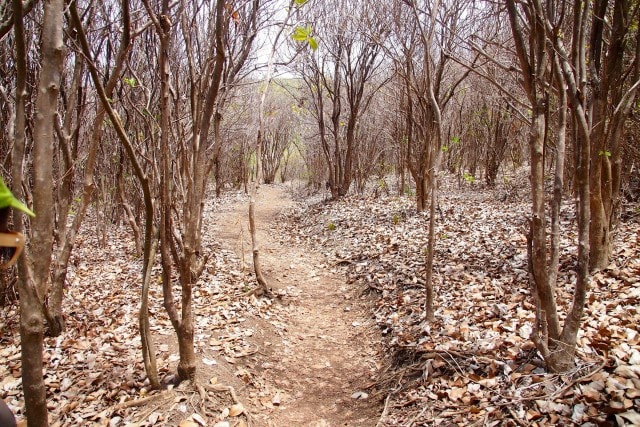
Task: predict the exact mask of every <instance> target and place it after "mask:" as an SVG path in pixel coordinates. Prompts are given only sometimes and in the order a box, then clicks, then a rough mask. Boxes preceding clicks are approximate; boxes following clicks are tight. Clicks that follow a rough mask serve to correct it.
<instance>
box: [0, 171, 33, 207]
mask: <svg viewBox="0 0 640 427" xmlns="http://www.w3.org/2000/svg"><path fill="white" fill-rule="evenodd" d="M4 208H14V209H18V210H20V211H22V212H24V213H26V214H27V215H30V216H36V214H34V213H33V212H32V211H31V209H29V208H28V207H26V206H25V205H24V203H22V202H21V201H20V200H18V199H16V198H15V197H14V195H13V193H12V192H11V190H9V188H8V187H7V185H6V184H5V183H4V179H2V177H0V209H4Z"/></svg>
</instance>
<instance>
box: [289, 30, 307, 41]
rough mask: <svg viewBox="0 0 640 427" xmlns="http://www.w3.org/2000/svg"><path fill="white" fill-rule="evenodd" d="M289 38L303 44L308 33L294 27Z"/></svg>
mask: <svg viewBox="0 0 640 427" xmlns="http://www.w3.org/2000/svg"><path fill="white" fill-rule="evenodd" d="M291 37H293V39H294V40H295V41H297V42H303V41H306V40H307V37H309V33H308V32H307V30H306V29H304V28H302V27H296V29H295V30H294V31H293V35H292V36H291Z"/></svg>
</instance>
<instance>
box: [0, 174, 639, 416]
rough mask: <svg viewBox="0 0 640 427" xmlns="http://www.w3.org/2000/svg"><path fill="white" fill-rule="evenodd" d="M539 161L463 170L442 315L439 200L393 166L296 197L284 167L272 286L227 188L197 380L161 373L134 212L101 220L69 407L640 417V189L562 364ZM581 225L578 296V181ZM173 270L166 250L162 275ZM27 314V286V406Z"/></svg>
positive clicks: (11, 330)
mask: <svg viewBox="0 0 640 427" xmlns="http://www.w3.org/2000/svg"><path fill="white" fill-rule="evenodd" d="M520 178H522V177H520ZM520 178H518V177H512V178H511V181H508V180H507V178H505V183H504V185H501V186H500V188H498V189H495V190H492V189H483V188H481V187H480V186H477V185H467V184H464V183H463V184H460V183H458V185H457V186H456V184H455V183H454V182H446V183H444V185H443V191H442V195H443V196H442V197H441V201H440V206H439V208H438V213H437V218H436V219H437V221H436V235H437V237H438V239H437V244H436V254H435V261H434V283H435V288H436V309H437V310H436V321H435V322H431V323H429V322H425V320H424V316H423V314H424V311H423V310H424V307H423V306H422V305H423V303H424V298H423V293H424V279H423V277H424V258H425V257H424V247H425V245H426V234H427V233H426V230H427V223H428V216H427V215H424V214H417V213H416V212H415V207H414V203H415V201H414V198H412V197H399V196H395V195H392V194H388V192H387V189H386V186H379V187H377V188H375V189H373V190H371V191H368V193H367V194H366V195H363V196H350V197H347V198H345V199H344V200H340V201H337V202H328V201H324V200H322V198H321V197H315V198H311V199H300V200H296V202H294V201H293V200H292V195H291V193H290V192H289V191H288V190H289V189H287V188H286V187H285V186H266V185H263V186H261V187H260V189H259V192H258V199H257V205H256V206H257V208H256V215H257V226H258V231H259V232H258V242H259V244H260V256H261V263H262V266H263V270H264V272H265V275H266V278H267V281H268V283H269V287H270V289H271V294H270V295H269V296H268V297H260V298H256V297H255V296H250V295H249V293H250V292H249V291H250V290H251V289H253V288H254V287H255V286H256V284H255V276H254V275H253V272H252V262H251V241H250V238H249V234H248V225H247V224H248V197H247V196H246V195H244V194H240V193H228V194H226V195H224V196H223V197H222V198H221V199H213V198H212V199H211V200H209V201H208V202H207V205H206V208H205V222H204V224H203V242H204V245H203V246H204V250H203V254H202V255H206V256H209V260H208V262H207V268H206V269H205V270H204V272H203V274H202V276H201V277H200V278H199V279H198V282H197V283H196V285H195V287H194V303H193V308H194V314H195V346H196V356H197V360H198V362H197V377H196V380H197V382H196V384H197V385H198V387H193V386H192V385H190V384H188V383H182V384H180V385H178V386H176V387H172V386H170V387H169V388H168V389H167V390H162V391H150V390H149V385H148V381H147V380H146V376H145V373H144V368H143V366H142V362H141V359H142V358H141V348H140V338H139V335H138V331H137V324H138V322H137V316H138V313H137V312H138V306H139V298H140V280H141V274H140V271H141V261H140V257H139V255H138V254H136V251H135V245H134V242H133V240H132V238H131V236H130V235H129V232H128V229H127V227H126V226H120V227H118V228H114V229H113V230H111V233H110V236H109V240H108V242H107V243H106V244H102V245H101V244H100V243H99V241H98V235H97V233H96V230H95V229H94V228H91V227H93V225H92V226H91V227H86V228H85V229H83V230H82V233H81V235H80V237H79V241H78V246H77V248H76V250H75V251H74V256H73V259H72V262H71V265H70V271H69V277H68V283H69V287H68V290H67V296H66V302H65V312H66V315H67V331H66V332H65V333H64V334H63V335H62V336H61V337H58V338H47V339H46V340H45V384H46V386H47V393H48V395H47V396H48V403H49V409H50V414H51V425H52V426H86V425H100V426H110V427H111V426H121V425H122V426H153V425H164V426H181V427H193V426H215V427H245V426H257V427H261V426H265V427H280V426H283V427H288V426H310V427H319V426H336V427H337V426H354V427H357V426H367V427H374V426H376V427H386V426H422V425H447V426H448V425H478V426H481V425H487V426H494V425H507V426H512V425H518V426H534V425H536V426H541V425H569V424H581V425H586V426H589V425H640V414H638V412H637V409H636V408H638V407H640V329H639V328H640V327H639V326H638V325H639V324H640V304H639V303H640V242H639V241H638V239H639V238H640V208H639V206H638V205H637V204H635V205H633V204H630V205H625V206H624V208H623V212H622V221H621V222H620V225H619V226H618V228H617V230H616V245H615V250H614V253H613V257H612V263H611V265H610V266H609V267H608V268H607V269H605V270H603V271H601V272H598V273H596V274H595V275H594V276H593V277H592V282H591V286H590V290H589V294H588V297H587V301H588V303H587V307H586V310H585V321H584V324H583V328H582V330H581V332H580V335H579V337H578V354H577V365H576V369H575V370H573V371H572V372H569V373H566V374H564V375H554V374H549V373H546V372H545V370H544V367H543V364H542V362H541V360H540V358H539V355H538V354H537V352H536V351H535V348H533V346H532V345H531V340H530V336H531V333H532V326H533V319H534V312H533V308H534V307H533V305H532V303H531V296H530V292H529V287H528V284H527V283H528V280H527V271H526V268H527V267H526V239H525V237H524V232H525V229H526V215H527V213H528V211H529V203H528V201H527V200H526V197H522V195H523V194H526V190H523V189H522V188H524V187H526V184H523V183H522V182H515V180H517V179H520ZM523 180H526V178H523ZM518 193H520V194H518ZM87 224H91V221H87ZM562 225H563V235H562V239H561V250H562V257H561V267H560V274H559V276H558V288H557V295H558V304H559V308H560V310H561V311H562V312H565V311H566V309H567V307H568V305H569V304H570V302H571V300H570V295H571V291H572V287H573V284H574V283H575V274H574V273H573V269H574V264H575V214H574V212H573V204H572V203H571V202H570V201H567V203H566V204H565V205H564V206H563V210H562ZM159 274H160V268H159V266H157V267H155V268H154V276H155V277H154V283H158V277H157V276H159ZM175 290H176V292H177V291H178V289H177V288H176V289H175ZM177 300H178V301H179V297H178V298H177ZM150 314H151V325H152V332H153V335H154V340H155V343H156V353H157V356H158V358H157V363H158V369H159V371H160V376H161V378H162V379H163V381H164V382H165V383H169V382H170V381H171V378H172V376H173V372H174V371H175V367H176V364H177V361H178V351H177V345H176V340H175V334H174V332H173V329H172V326H171V323H170V322H169V320H168V318H167V317H166V314H165V311H164V308H163V307H162V293H161V289H160V286H159V284H156V285H154V286H153V287H152V290H151V304H150ZM18 326H19V323H18V315H17V308H16V305H15V304H14V305H9V306H7V307H4V308H2V309H0V398H2V399H3V400H4V401H5V402H7V403H8V404H9V406H10V407H11V408H12V409H13V410H14V412H16V413H17V415H18V419H19V420H22V419H23V414H24V403H23V397H22V390H21V379H20V353H19V345H20V340H19V333H18V332H19V327H18Z"/></svg>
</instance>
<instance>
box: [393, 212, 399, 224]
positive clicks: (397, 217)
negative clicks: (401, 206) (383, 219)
mask: <svg viewBox="0 0 640 427" xmlns="http://www.w3.org/2000/svg"><path fill="white" fill-rule="evenodd" d="M399 223H400V216H398V214H395V215H394V216H393V224H394V225H398V224H399Z"/></svg>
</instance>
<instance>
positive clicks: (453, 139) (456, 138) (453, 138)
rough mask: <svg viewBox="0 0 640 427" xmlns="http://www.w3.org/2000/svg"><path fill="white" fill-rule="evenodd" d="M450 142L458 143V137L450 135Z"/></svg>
mask: <svg viewBox="0 0 640 427" xmlns="http://www.w3.org/2000/svg"><path fill="white" fill-rule="evenodd" d="M451 143H452V144H454V145H457V144H460V137H459V136H452V137H451Z"/></svg>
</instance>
